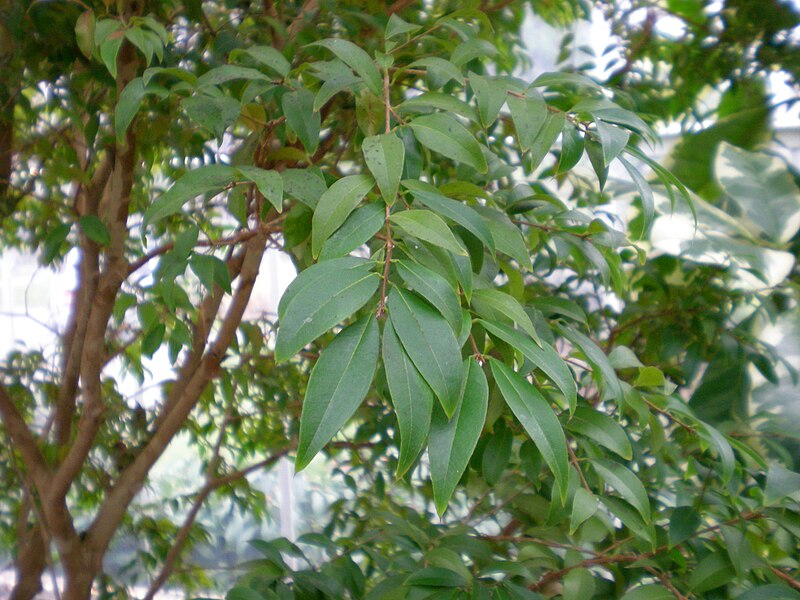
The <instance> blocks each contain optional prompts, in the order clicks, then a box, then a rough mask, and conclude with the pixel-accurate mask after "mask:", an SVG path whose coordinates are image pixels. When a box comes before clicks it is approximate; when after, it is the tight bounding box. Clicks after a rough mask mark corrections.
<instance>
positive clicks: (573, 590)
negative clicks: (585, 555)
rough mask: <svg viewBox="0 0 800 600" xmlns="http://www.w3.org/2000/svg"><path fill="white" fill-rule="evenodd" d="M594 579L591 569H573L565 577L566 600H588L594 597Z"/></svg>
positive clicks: (564, 596) (564, 597)
mask: <svg viewBox="0 0 800 600" xmlns="http://www.w3.org/2000/svg"><path fill="white" fill-rule="evenodd" d="M594 590H595V585H594V577H592V572H591V571H590V570H589V569H585V568H580V569H572V570H571V571H570V572H569V573H567V575H566V577H564V593H563V594H562V597H563V599H564V600H586V599H587V598H592V597H594Z"/></svg>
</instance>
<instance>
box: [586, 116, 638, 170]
mask: <svg viewBox="0 0 800 600" xmlns="http://www.w3.org/2000/svg"><path fill="white" fill-rule="evenodd" d="M595 125H596V126H597V135H598V136H599V137H600V146H601V147H602V149H603V163H604V164H605V165H606V166H608V165H610V164H611V161H612V160H614V159H615V158H617V157H618V156H619V155H620V154H621V153H622V151H623V150H624V149H625V146H627V145H628V140H629V139H630V137H631V134H630V132H629V131H627V130H625V129H622V128H620V127H616V126H614V125H609V124H608V123H606V122H605V121H597V122H596V123H595Z"/></svg>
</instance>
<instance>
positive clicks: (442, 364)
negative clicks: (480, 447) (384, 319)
mask: <svg viewBox="0 0 800 600" xmlns="http://www.w3.org/2000/svg"><path fill="white" fill-rule="evenodd" d="M387 306H388V307H389V318H390V319H391V322H392V326H393V327H394V330H395V332H396V333H397V337H399V338H400V341H401V343H402V344H403V348H405V351H406V354H408V356H409V357H410V358H411V361H412V362H413V363H414V366H415V367H417V370H418V371H419V372H420V374H421V375H422V377H424V378H425V381H427V382H428V385H429V386H430V387H431V389H432V390H433V393H434V394H436V397H437V398H439V402H441V404H442V408H444V410H445V413H446V414H447V416H448V417H450V416H452V415H453V413H454V412H455V410H456V407H457V405H458V399H459V397H460V395H461V351H460V349H459V347H458V342H457V341H456V338H455V335H454V334H453V330H452V328H451V327H450V325H449V324H448V323H447V321H445V320H444V318H443V317H442V316H441V315H440V314H439V313H438V312H436V311H435V310H434V309H433V308H432V307H431V306H430V305H429V304H427V303H426V302H425V301H424V300H422V299H420V298H419V297H418V296H416V295H415V294H413V293H411V292H407V291H405V290H401V289H398V288H397V287H394V288H392V291H391V292H389V299H388V301H387Z"/></svg>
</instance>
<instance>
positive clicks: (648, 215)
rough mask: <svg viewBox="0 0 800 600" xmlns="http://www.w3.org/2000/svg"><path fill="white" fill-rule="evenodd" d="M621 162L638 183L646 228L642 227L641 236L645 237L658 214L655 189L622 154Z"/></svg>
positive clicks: (635, 183) (635, 182)
mask: <svg viewBox="0 0 800 600" xmlns="http://www.w3.org/2000/svg"><path fill="white" fill-rule="evenodd" d="M618 158H619V162H621V163H622V166H623V167H625V170H626V171H628V174H629V175H630V176H631V179H632V180H633V183H634V185H636V187H637V189H638V190H639V196H640V197H641V199H642V212H643V214H644V228H643V229H642V235H641V237H644V236H645V235H646V234H647V232H648V231H650V227H651V226H652V225H653V220H654V219H655V214H656V205H655V200H654V199H653V190H652V189H651V188H650V184H649V183H647V180H646V179H645V178H644V177H642V174H641V173H640V172H639V170H638V169H637V168H636V167H634V166H633V165H632V164H631V163H630V162H628V161H627V160H625V158H623V157H622V156H620V157H618Z"/></svg>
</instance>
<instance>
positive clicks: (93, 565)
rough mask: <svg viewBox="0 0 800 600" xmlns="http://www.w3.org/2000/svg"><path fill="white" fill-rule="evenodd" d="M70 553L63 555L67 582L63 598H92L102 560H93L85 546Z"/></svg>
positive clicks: (80, 599)
mask: <svg viewBox="0 0 800 600" xmlns="http://www.w3.org/2000/svg"><path fill="white" fill-rule="evenodd" d="M70 554H71V555H70V556H64V555H62V564H63V565H64V576H65V582H64V590H63V591H62V592H61V600H90V598H91V597H92V584H93V583H94V580H95V579H96V578H97V576H98V575H99V574H100V565H101V564H102V560H92V559H91V557H90V556H89V555H88V552H87V551H86V550H85V548H84V547H78V548H75V549H74V551H72V552H71V553H70Z"/></svg>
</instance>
